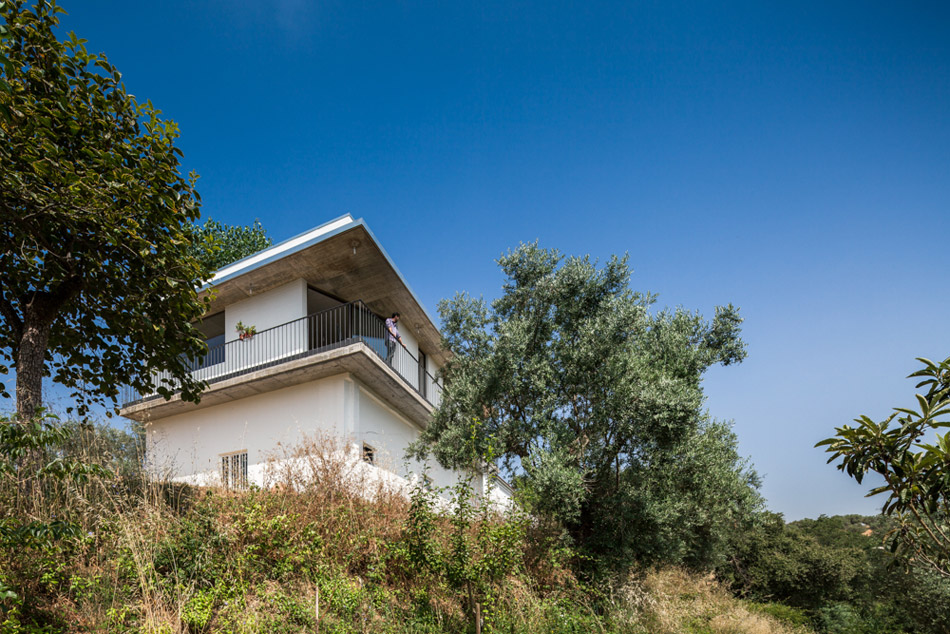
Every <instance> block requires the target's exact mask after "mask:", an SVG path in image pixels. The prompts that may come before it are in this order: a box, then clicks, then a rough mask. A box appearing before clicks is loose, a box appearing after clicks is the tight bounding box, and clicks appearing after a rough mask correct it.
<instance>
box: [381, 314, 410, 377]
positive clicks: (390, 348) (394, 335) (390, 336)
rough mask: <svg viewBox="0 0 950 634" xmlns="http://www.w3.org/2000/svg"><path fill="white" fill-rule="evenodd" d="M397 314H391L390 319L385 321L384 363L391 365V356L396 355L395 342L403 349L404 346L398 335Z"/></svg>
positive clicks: (400, 336)
mask: <svg viewBox="0 0 950 634" xmlns="http://www.w3.org/2000/svg"><path fill="white" fill-rule="evenodd" d="M397 323H399V313H393V315H392V317H390V318H389V319H387V320H386V363H388V364H389V365H392V364H393V356H395V354H396V342H397V341H398V342H399V345H401V346H402V347H403V348H404V349H405V348H406V344H404V343H403V342H402V335H400V334H399V328H397V327H396V324H397Z"/></svg>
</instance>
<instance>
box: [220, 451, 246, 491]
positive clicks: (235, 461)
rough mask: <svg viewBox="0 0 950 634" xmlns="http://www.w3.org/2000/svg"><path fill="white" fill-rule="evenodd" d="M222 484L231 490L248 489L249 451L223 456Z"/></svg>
mask: <svg viewBox="0 0 950 634" xmlns="http://www.w3.org/2000/svg"><path fill="white" fill-rule="evenodd" d="M221 482H222V483H223V484H224V486H225V487H227V488H229V489H246V488H247V451H239V452H236V453H229V454H224V455H222V456H221Z"/></svg>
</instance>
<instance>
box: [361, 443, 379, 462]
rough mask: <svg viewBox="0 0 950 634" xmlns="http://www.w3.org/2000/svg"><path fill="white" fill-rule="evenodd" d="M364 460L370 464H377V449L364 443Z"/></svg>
mask: <svg viewBox="0 0 950 634" xmlns="http://www.w3.org/2000/svg"><path fill="white" fill-rule="evenodd" d="M363 462H368V463H369V464H376V450H375V449H373V448H372V447H370V446H369V445H367V444H366V443H365V442H364V443H363Z"/></svg>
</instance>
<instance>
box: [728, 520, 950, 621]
mask: <svg viewBox="0 0 950 634" xmlns="http://www.w3.org/2000/svg"><path fill="white" fill-rule="evenodd" d="M893 525H894V522H893V520H892V519H891V518H888V517H885V516H877V517H862V516H858V515H849V516H836V517H824V516H822V517H819V518H818V519H814V520H811V519H806V520H799V521H796V522H792V523H791V524H785V523H784V522H783V521H782V517H781V516H780V515H776V514H772V513H763V514H762V515H760V516H759V517H758V518H757V520H756V522H754V523H753V524H751V525H747V526H744V527H742V528H741V530H737V531H736V532H735V535H734V537H733V540H732V544H731V549H732V555H731V557H730V560H729V562H728V563H727V564H725V565H723V566H721V567H720V568H719V569H718V570H717V574H718V576H719V577H720V578H721V579H723V580H724V581H726V582H727V583H729V585H730V586H732V588H733V590H734V591H735V592H736V593H738V594H740V595H741V596H745V597H748V598H751V599H754V600H756V601H771V602H773V603H772V604H771V605H773V606H775V605H780V604H776V603H774V602H775V601H781V602H782V603H783V604H784V605H787V606H795V607H796V608H798V609H801V610H804V612H805V613H806V614H807V615H808V616H809V618H810V619H811V621H812V623H813V624H814V625H815V627H817V628H818V630H819V631H820V632H823V633H824V632H850V633H853V634H884V633H890V634H898V633H900V632H907V633H911V632H914V633H921V634H947V633H948V630H947V625H946V624H947V623H948V622H947V618H946V615H947V609H948V608H947V606H948V605H950V582H948V581H947V580H945V579H942V578H940V577H939V576H938V575H937V574H936V573H933V572H930V571H927V570H922V569H913V568H912V569H906V568H904V567H901V566H895V565H893V564H894V563H895V557H894V555H892V554H891V553H890V552H889V551H887V550H885V549H884V548H883V547H882V543H883V540H884V539H885V538H886V535H887V534H888V532H889V531H890V530H891V529H892V527H893ZM770 609H780V608H770Z"/></svg>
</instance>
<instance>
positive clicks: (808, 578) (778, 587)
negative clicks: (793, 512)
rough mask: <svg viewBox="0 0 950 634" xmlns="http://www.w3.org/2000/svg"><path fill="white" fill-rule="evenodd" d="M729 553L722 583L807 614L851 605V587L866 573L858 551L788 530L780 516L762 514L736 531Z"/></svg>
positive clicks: (754, 596) (721, 568) (761, 599)
mask: <svg viewBox="0 0 950 634" xmlns="http://www.w3.org/2000/svg"><path fill="white" fill-rule="evenodd" d="M730 550H731V557H730V561H729V562H728V563H727V564H724V565H722V566H721V567H720V569H719V576H720V578H723V579H725V580H726V581H728V582H729V583H730V584H731V585H732V586H733V588H735V589H736V590H737V591H739V592H740V593H741V594H742V595H744V596H748V597H750V598H752V599H756V600H760V601H763V600H765V601H767V600H770V599H779V600H781V601H783V602H785V603H787V604H789V605H791V606H794V607H799V608H805V609H812V610H814V609H817V608H819V607H821V606H823V605H825V604H827V603H830V602H833V601H845V600H847V599H848V598H850V596H851V594H852V583H853V582H854V581H855V579H856V578H857V577H858V576H859V575H860V574H863V573H865V572H866V570H865V568H864V566H863V563H864V561H863V559H864V558H863V553H862V552H861V551H860V550H858V549H854V548H833V547H831V548H829V547H826V546H823V545H822V544H821V543H820V542H819V541H818V539H816V538H815V537H814V536H813V535H810V534H808V533H807V532H805V531H802V530H799V529H796V528H795V527H786V525H785V521H784V520H783V519H782V516H781V515H780V514H776V513H768V512H763V513H761V514H759V515H758V516H757V517H756V518H755V519H754V521H753V522H752V523H750V524H748V525H746V526H744V527H743V528H742V530H740V531H736V532H735V533H734V535H733V539H732V544H731V548H730Z"/></svg>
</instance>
